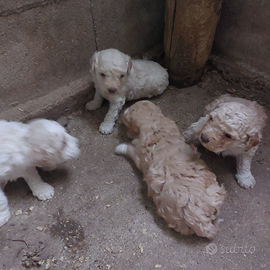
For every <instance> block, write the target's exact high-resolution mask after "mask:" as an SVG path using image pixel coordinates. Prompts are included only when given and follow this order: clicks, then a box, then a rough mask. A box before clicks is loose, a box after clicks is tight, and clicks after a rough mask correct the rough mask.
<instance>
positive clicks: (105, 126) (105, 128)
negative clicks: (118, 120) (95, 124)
mask: <svg viewBox="0 0 270 270" xmlns="http://www.w3.org/2000/svg"><path fill="white" fill-rule="evenodd" d="M113 126H114V123H108V122H107V123H106V122H103V123H101V125H100V127H99V132H100V133H102V134H110V133H112V132H113Z"/></svg>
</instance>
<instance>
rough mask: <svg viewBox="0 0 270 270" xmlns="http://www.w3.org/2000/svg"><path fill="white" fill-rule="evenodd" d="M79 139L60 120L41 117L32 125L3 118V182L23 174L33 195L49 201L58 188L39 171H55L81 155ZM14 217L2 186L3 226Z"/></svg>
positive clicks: (0, 171)
mask: <svg viewBox="0 0 270 270" xmlns="http://www.w3.org/2000/svg"><path fill="white" fill-rule="evenodd" d="M79 152H80V150H79V148H78V140H77V139H76V138H74V137H72V136H70V135H69V134H68V133H67V132H66V131H65V129H64V128H63V127H62V126H61V125H60V124H59V123H57V122H55V121H52V120H46V119H37V120H33V121H30V122H29V123H28V124H23V123H19V122H7V121H4V120H0V184H1V185H3V186H4V185H5V183H6V182H7V181H9V180H16V179H17V178H19V177H23V178H24V179H25V181H26V182H27V184H28V185H29V187H30V189H31V190H32V192H33V195H34V196H36V197H37V198H38V199H39V200H42V201H45V200H49V199H51V198H52V197H53V195H54V188H53V187H52V186H51V185H49V184H47V183H45V182H43V181H42V180H41V178H40V176H39V174H38V172H37V170H36V167H41V168H44V169H46V170H52V169H54V168H55V167H56V165H57V164H60V163H62V162H63V161H65V160H68V159H71V158H76V157H77V156H78V155H79ZM9 217H10V211H9V207H8V201H7V198H6V196H5V194H4V192H3V191H2V189H1V188H0V227H1V226H3V225H4V224H5V223H6V222H7V221H8V219H9Z"/></svg>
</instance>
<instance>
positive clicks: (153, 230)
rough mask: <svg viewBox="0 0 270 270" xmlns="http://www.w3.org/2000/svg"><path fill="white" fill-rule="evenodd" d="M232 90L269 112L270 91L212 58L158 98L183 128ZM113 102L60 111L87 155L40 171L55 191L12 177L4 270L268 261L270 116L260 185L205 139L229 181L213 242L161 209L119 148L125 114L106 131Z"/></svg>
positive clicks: (260, 154)
mask: <svg viewBox="0 0 270 270" xmlns="http://www.w3.org/2000/svg"><path fill="white" fill-rule="evenodd" d="M224 93H227V94H231V95H233V96H238V97H244V98H248V99H251V100H257V101H258V102H259V103H260V104H262V105H264V106H265V108H266V112H267V114H268V115H269V105H270V102H269V101H270V94H269V93H266V92H264V91H263V90H257V91H256V92H255V91H251V90H243V89H242V88H240V87H238V86H236V85H232V84H230V83H228V82H226V81H225V80H224V79H223V77H222V75H221V74H220V73H219V72H218V71H216V70H214V69H212V68H211V67H208V70H207V72H206V74H205V75H204V78H203V80H202V82H200V83H199V84H197V85H195V86H193V87H190V88H182V89H178V88H175V87H173V86H170V87H168V89H167V90H166V91H165V92H164V94H162V95H161V96H159V97H156V98H153V99H151V100H152V101H153V102H154V103H156V104H157V105H159V106H160V107H161V109H162V110H163V113H164V115H165V116H167V117H170V118H171V119H173V120H174V121H175V122H176V123H177V125H178V127H179V129H180V131H184V130H185V129H186V128H187V127H188V126H189V125H190V124H191V123H193V122H194V121H196V120H197V119H198V118H199V117H200V116H201V115H202V113H203V111H204V107H205V105H206V104H208V103H209V102H211V101H213V100H214V99H215V98H216V97H218V96H219V95H220V94H224ZM131 104H132V103H131V102H130V103H127V104H126V105H125V106H126V107H127V106H129V105H131ZM107 110H108V103H107V102H105V103H104V104H103V106H102V107H101V108H100V109H98V110H97V111H94V112H86V111H84V109H83V108H82V109H81V110H79V111H76V112H74V113H72V114H71V115H69V116H65V117H62V118H60V119H59V122H60V123H61V124H62V125H64V126H65V127H66V128H67V130H68V131H69V132H70V134H71V135H73V136H75V137H77V138H78V139H79V140H80V148H81V155H80V157H79V158H78V159H77V160H73V161H70V162H67V163H65V164H63V165H61V166H59V167H58V168H57V169H56V170H55V171H52V172H43V171H40V174H41V176H42V178H43V179H44V181H46V182H48V183H50V184H51V185H53V186H54V188H55V196H54V198H53V199H52V200H49V201H46V202H42V201H38V200H37V199H36V198H35V197H33V196H32V193H31V191H30V189H29V187H28V186H27V184H26V183H25V181H24V180H23V179H18V180H17V181H15V182H9V183H8V185H7V186H6V188H5V193H6V195H7V197H8V199H9V206H10V210H11V213H12V216H11V218H10V220H9V222H8V223H7V224H6V225H4V226H3V227H2V228H1V229H0V269H1V270H6V269H8V270H11V269H12V270H23V269H57V270H62V269H65V270H73V269H82V270H88V269H93V270H94V269H102V270H103V269H104V270H105V269H115V270H141V269H142V270H152V269H164V270H165V269H166V270H167V269H168V270H169V269H171V270H176V269H185V270H211V269H213V270H221V269H222V270H223V269H224V270H231V269H234V270H251V269H254V270H258V269H270V208H269V205H270V199H269V192H270V181H269V178H270V158H269V155H270V147H269V145H270V144H269V142H270V136H269V134H270V123H269V121H270V118H269V119H268V121H267V126H266V127H265V130H264V137H263V141H262V142H261V144H260V147H259V150H258V151H257V154H256V156H255V157H254V159H253V163H252V173H253V175H254V177H255V179H256V180H257V184H256V185H255V187H254V188H253V189H252V190H244V189H243V188H240V187H239V186H238V185H237V183H236V180H235V177H234V174H235V173H236V164H235V158H233V157H222V156H218V155H215V154H214V153H211V152H209V151H207V150H206V149H204V148H202V147H199V151H200V152H201V153H202V158H203V159H204V160H205V161H206V163H207V164H208V166H209V168H210V169H211V170H212V171H213V172H214V173H215V174H216V175H217V178H218V182H219V183H220V184H224V186H225V188H226V190H227V198H226V200H225V203H224V205H223V207H222V209H221V213H220V217H221V218H222V219H224V222H222V223H221V225H220V228H219V231H218V234H217V236H216V237H215V239H214V240H212V241H210V240H207V239H203V238H199V237H197V236H182V235H180V234H179V233H177V232H175V231H174V230H173V229H170V228H168V226H167V223H166V222H165V221H164V220H163V219H162V218H160V217H158V216H157V215H156V212H155V205H154V204H153V201H152V200H151V198H148V197H147V186H146V184H145V183H144V182H143V181H142V180H143V176H142V173H141V172H140V171H139V170H138V169H137V168H136V167H135V166H134V164H133V163H131V161H130V160H128V159H126V158H125V157H123V156H117V155H115V154H114V150H115V147H116V146H117V145H118V144H119V143H122V142H126V141H128V138H127V136H126V133H125V127H124V126H123V125H122V124H121V123H120V122H118V123H117V124H116V127H115V129H114V132H113V133H112V134H110V135H101V134H100V133H99V132H98V127H99V125H100V123H101V122H102V120H103V118H104V116H105V114H106V112H107Z"/></svg>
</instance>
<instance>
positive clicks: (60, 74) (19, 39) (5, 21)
mask: <svg viewBox="0 0 270 270" xmlns="http://www.w3.org/2000/svg"><path fill="white" fill-rule="evenodd" d="M165 1H166V0H156V1H152V0H138V1H134V0H118V1H112V0H106V1H105V0H102V1H96V0H92V1H91V0H9V1H0V68H1V69H0V111H3V110H5V109H8V108H10V106H11V105H10V104H14V103H15V102H18V103H20V104H21V103H25V102H27V101H29V100H32V99H35V98H38V97H41V96H43V95H47V94H49V93H51V92H52V91H54V90H55V89H57V88H59V87H62V86H63V85H66V84H68V83H70V82H72V81H75V80H77V79H78V78H81V77H83V76H85V75H87V74H88V68H89V67H88V62H89V58H90V57H91V55H92V54H93V53H94V51H95V50H96V48H98V49H105V48H108V47H115V48H117V49H120V50H122V51H124V52H125V53H128V54H131V55H135V54H137V53H139V52H143V51H146V50H148V49H149V48H151V47H152V46H154V45H155V44H157V43H159V42H161V41H162V38H163V31H164V7H165ZM92 15H93V17H92Z"/></svg>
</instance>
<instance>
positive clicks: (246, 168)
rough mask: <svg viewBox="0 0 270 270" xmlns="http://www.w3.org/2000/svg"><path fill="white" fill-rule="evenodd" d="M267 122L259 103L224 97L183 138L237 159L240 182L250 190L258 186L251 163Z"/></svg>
mask: <svg viewBox="0 0 270 270" xmlns="http://www.w3.org/2000/svg"><path fill="white" fill-rule="evenodd" d="M266 118H267V116H266V114H265V112H264V109H263V107H261V106H260V105H259V104H258V103H256V102H255V101H253V102H252V101H249V100H246V99H242V98H236V97H231V96H230V95H223V96H221V97H220V98H218V99H216V100H215V101H214V102H212V103H211V104H209V105H208V106H207V107H206V110H205V116H203V117H201V118H200V119H199V121H198V122H196V123H194V124H192V125H191V126H190V127H189V128H188V129H187V130H186V131H185V132H184V133H183V135H184V137H185V139H186V141H187V142H194V141H195V140H196V139H199V141H200V143H201V144H202V145H203V146H204V147H205V148H207V149H208V150H210V151H212V152H215V153H217V154H222V155H224V156H226V155H233V156H235V157H236V161H237V174H236V179H237V182H238V184H239V185H240V186H241V187H243V188H245V189H250V188H253V187H254V185H255V183H256V181H255V179H254V177H253V175H252V174H251V171H250V169H251V161H252V157H253V156H254V154H255V152H256V150H257V149H258V145H259V142H260V141H261V139H262V131H263V128H264V126H265V121H266Z"/></svg>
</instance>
